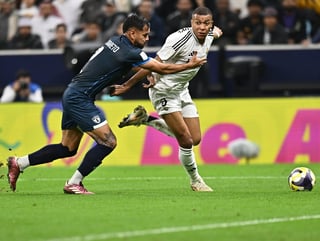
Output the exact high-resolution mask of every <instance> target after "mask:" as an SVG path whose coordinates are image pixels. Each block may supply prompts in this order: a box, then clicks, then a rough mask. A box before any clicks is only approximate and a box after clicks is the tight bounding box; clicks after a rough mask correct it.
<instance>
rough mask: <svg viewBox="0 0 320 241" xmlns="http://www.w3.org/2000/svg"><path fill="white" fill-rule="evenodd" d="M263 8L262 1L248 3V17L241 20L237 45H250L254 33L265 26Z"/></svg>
mask: <svg viewBox="0 0 320 241" xmlns="http://www.w3.org/2000/svg"><path fill="white" fill-rule="evenodd" d="M263 7H264V4H263V2H262V0H249V1H248V2H247V8H248V11H247V12H248V16H246V17H245V18H242V19H240V23H239V31H238V33H237V44H241V45H245V44H248V43H249V39H251V38H252V33H253V32H254V31H255V30H256V29H257V27H259V26H263V17H262V11H263Z"/></svg>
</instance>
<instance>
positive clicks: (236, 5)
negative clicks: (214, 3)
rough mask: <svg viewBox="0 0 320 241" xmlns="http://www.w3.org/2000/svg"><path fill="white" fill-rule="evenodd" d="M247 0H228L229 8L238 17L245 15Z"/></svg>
mask: <svg viewBox="0 0 320 241" xmlns="http://www.w3.org/2000/svg"><path fill="white" fill-rule="evenodd" d="M247 2H248V1H247V0H230V10H231V11H232V12H234V13H236V14H237V15H238V17H239V18H244V17H245V16H247V15H248V14H249V13H248V9H247Z"/></svg>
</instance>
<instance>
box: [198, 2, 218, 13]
mask: <svg viewBox="0 0 320 241" xmlns="http://www.w3.org/2000/svg"><path fill="white" fill-rule="evenodd" d="M214 4H215V0H195V6H194V8H197V7H207V8H209V9H210V10H211V12H213V13H214V12H215V11H214V10H215V8H214V6H215V5H214Z"/></svg>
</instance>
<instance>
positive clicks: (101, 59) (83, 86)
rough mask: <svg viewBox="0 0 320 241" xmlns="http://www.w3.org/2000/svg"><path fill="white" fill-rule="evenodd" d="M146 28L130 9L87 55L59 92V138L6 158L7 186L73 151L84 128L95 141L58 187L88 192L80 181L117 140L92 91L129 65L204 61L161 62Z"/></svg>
mask: <svg viewBox="0 0 320 241" xmlns="http://www.w3.org/2000/svg"><path fill="white" fill-rule="evenodd" d="M149 32H150V25H149V23H148V21H147V20H146V19H144V18H141V17H139V16H137V15H135V14H131V15H130V16H129V17H128V18H127V19H126V20H125V22H124V24H123V33H124V34H123V35H121V36H117V37H112V38H111V39H110V40H108V41H107V42H106V43H105V44H104V45H103V46H101V47H100V48H99V49H98V50H97V51H96V52H95V53H94V54H93V55H92V57H91V58H90V60H89V61H88V62H87V63H86V65H85V66H84V67H83V68H82V70H81V71H80V73H79V74H78V75H76V76H75V77H74V78H73V79H72V81H71V83H70V84H69V86H68V88H67V89H66V90H65V92H64V94H63V98H62V105H63V114H62V122H61V128H62V140H61V143H59V144H51V145H47V146H44V147H43V148H41V149H40V150H38V151H36V152H33V153H31V154H28V155H26V156H22V157H16V156H11V157H9V158H8V174H7V176H8V182H9V184H10V188H11V189H12V191H15V190H16V182H17V180H18V177H19V175H20V173H21V172H22V171H24V170H25V169H26V168H27V167H29V166H35V165H39V164H43V163H48V162H52V161H54V160H56V159H59V158H64V157H70V156H73V155H75V154H76V153H77V149H78V147H79V144H80V141H81V138H82V136H83V133H84V132H85V133H86V134H88V135H89V136H91V137H92V138H93V139H94V140H95V142H96V145H95V146H94V147H92V148H91V149H90V150H89V151H88V152H87V153H86V155H85V157H84V159H83V161H82V162H81V164H80V166H79V167H78V169H77V170H76V171H75V173H74V174H73V176H72V177H71V178H70V179H69V180H67V182H66V184H65V186H64V188H63V191H64V192H65V193H67V194H93V192H90V191H88V190H87V189H86V188H85V187H84V186H83V184H82V180H83V179H84V178H85V177H86V176H88V175H89V174H90V173H91V172H92V171H93V170H94V169H95V168H96V167H98V166H99V165H100V164H101V163H102V160H103V159H104V158H105V157H106V156H107V155H109V154H110V153H111V152H112V151H113V150H114V148H115V147H116V144H117V140H116V137H115V135H114V134H113V132H112V130H111V128H110V126H109V124H108V122H107V120H106V117H105V116H104V114H103V113H102V112H101V111H100V110H99V109H98V108H97V107H96V106H95V104H94V101H95V96H96V95H97V94H98V93H99V92H101V91H102V90H103V89H104V88H105V87H107V86H110V85H113V84H114V83H115V81H117V80H119V79H121V78H122V76H124V75H125V74H127V73H128V72H129V71H130V70H131V69H132V68H137V69H139V68H143V69H147V70H150V71H153V72H157V73H160V74H170V73H176V72H180V71H183V70H186V69H190V68H195V67H198V66H201V65H202V64H204V63H205V62H206V59H205V58H201V59H200V58H197V57H196V55H194V57H193V58H192V59H191V60H190V61H189V62H187V63H183V64H164V63H161V62H158V61H157V60H155V59H153V58H150V57H148V56H147V54H146V53H144V52H143V51H142V50H141V49H142V48H143V47H144V45H145V43H146V41H148V39H149ZM152 84H153V83H150V84H149V85H150V86H152Z"/></svg>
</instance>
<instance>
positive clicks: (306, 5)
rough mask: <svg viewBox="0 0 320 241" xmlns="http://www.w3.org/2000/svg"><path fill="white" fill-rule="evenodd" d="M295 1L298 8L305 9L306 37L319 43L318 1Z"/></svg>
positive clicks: (319, 11) (319, 2) (319, 5)
mask: <svg viewBox="0 0 320 241" xmlns="http://www.w3.org/2000/svg"><path fill="white" fill-rule="evenodd" d="M296 1H297V7H298V8H300V9H305V10H306V11H307V18H308V21H307V37H308V38H309V39H310V41H311V42H312V43H320V1H319V0H317V1H310V0H296Z"/></svg>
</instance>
